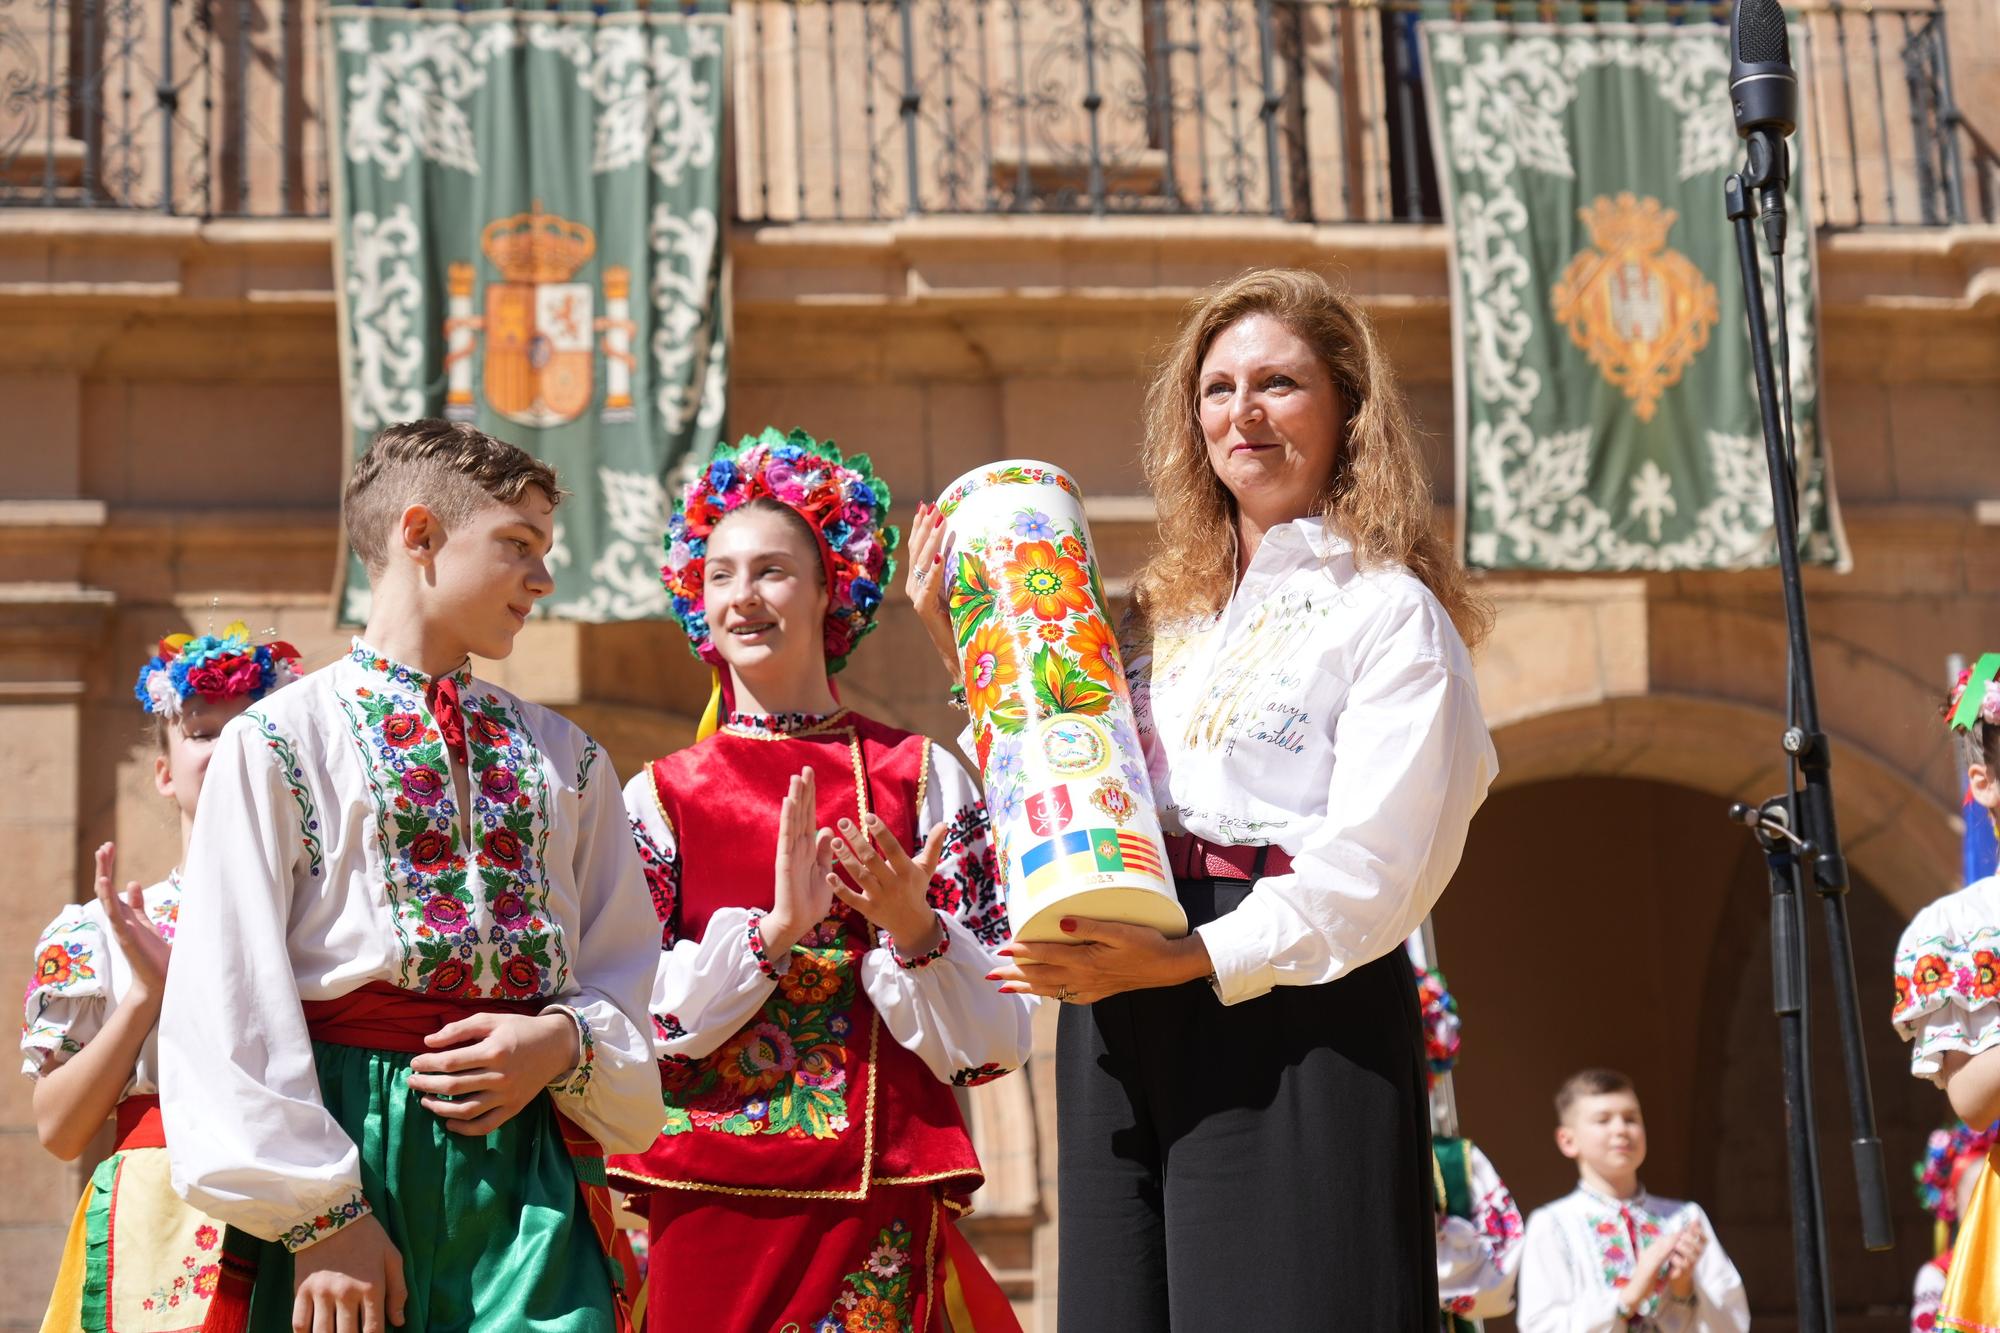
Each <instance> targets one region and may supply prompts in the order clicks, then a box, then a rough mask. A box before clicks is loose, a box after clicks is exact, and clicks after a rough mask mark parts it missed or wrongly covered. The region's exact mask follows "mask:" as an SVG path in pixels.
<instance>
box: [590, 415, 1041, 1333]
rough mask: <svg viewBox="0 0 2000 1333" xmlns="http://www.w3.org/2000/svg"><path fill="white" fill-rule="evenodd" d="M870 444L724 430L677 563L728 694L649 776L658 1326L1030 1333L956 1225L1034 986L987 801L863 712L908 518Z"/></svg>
mask: <svg viewBox="0 0 2000 1333" xmlns="http://www.w3.org/2000/svg"><path fill="white" fill-rule="evenodd" d="M888 503H889V494H888V488H887V487H886V486H885V485H884V484H883V483H882V482H880V481H879V480H876V479H875V478H874V477H873V476H872V475H871V469H870V466H869V463H868V461H867V459H866V458H863V457H857V458H855V459H853V460H851V461H843V459H842V458H841V455H840V452H839V451H838V450H837V449H835V448H834V447H833V446H832V445H831V444H825V445H822V444H820V443H818V442H817V441H815V440H813V439H812V438H811V437H810V436H808V435H805V434H804V433H803V432H798V431H794V432H793V433H792V434H791V435H789V436H786V435H780V434H779V433H777V432H776V431H766V432H765V433H764V434H763V436H762V437H757V438H746V439H745V440H744V441H743V442H742V443H741V444H740V445H739V446H737V448H736V449H734V450H731V449H727V448H725V449H723V450H721V451H719V452H718V454H717V456H716V458H715V459H714V461H713V462H712V463H711V464H710V466H709V469H708V471H707V473H706V474H704V475H703V476H702V477H701V478H699V479H698V480H697V481H696V482H695V483H694V484H693V485H691V486H690V487H689V488H688V490H687V493H686V495H685V496H684V498H683V500H682V502H681V503H680V504H679V505H678V506H677V507H676V512H675V516H674V518H673V521H672V524H671V526H670V527H669V529H668V533H667V546H668V559H667V568H666V570H665V577H666V580H667V586H668V587H669V589H670V590H671V591H672V592H673V594H674V606H675V610H676V612H677V614H678V615H679V617H680V619H681V623H682V625H683V626H684V627H685V628H686V630H687V633H688V638H689V639H690V641H691V642H692V645H693V647H694V649H695V651H696V653H697V654H698V655H699V656H700V657H701V658H702V659H703V660H704V661H707V662H708V663H709V664H710V665H711V666H713V667H715V668H716V671H717V690H716V696H717V697H716V699H714V700H712V701H711V704H710V711H709V715H708V717H707V719H705V721H704V723H703V727H702V738H701V739H700V740H698V741H697V743H696V744H695V745H693V746H691V747H690V748H688V749H686V750H683V751H681V752H679V753H677V754H673V755H669V756H667V757H666V758H664V759H660V760H656V761H655V762H654V763H652V764H651V765H650V766H649V767H648V769H647V770H646V771H645V772H642V773H640V774H639V775H638V776H637V777H636V778H634V779H633V781H632V782H631V783H630V784H629V785H628V786H627V787H626V789H625V802H626V808H627V810H628V812H629V813H630V815H631V817H632V827H633V831H634V833H635V835H636V836H637V838H638V842H639V849H640V859H641V860H642V861H643V862H644V863H645V864H646V867H647V874H648V877H649V880H650V883H651V887H652V892H653V897H654V904H655V906H656V907H657V909H658V911H659V915H660V919H661V921H662V922H663V923H664V924H665V930H664V934H663V941H662V948H663V951H662V954H661V958H660V970H659V974H658V979H657V981H656V983H655V986H654V989H653V1016H654V1023H655V1025H656V1028H657V1037H658V1042H659V1047H660V1051H661V1055H662V1059H661V1078H662V1083H663V1085H664V1089H665V1101H666V1124H665V1131H664V1132H663V1133H662V1134H661V1136H660V1138H659V1140H658V1142H656V1143H655V1144H654V1145H653V1147H652V1149H651V1150H650V1151H648V1152H646V1153H644V1154H640V1155H636V1156H629V1157H618V1158H614V1159H612V1162H611V1164H610V1171H611V1175H612V1178H613V1181H614V1183H615V1184H616V1185H618V1186H619V1187H620V1188H622V1189H626V1190H629V1191H633V1192H635V1193H638V1194H640V1195H642V1196H643V1197H642V1199H641V1200H640V1206H642V1207H643V1208H644V1209H645V1210H646V1212H647V1215H648V1218H649V1221H650V1238H651V1255H652V1261H651V1270H650V1275H649V1278H648V1282H649V1292H648V1300H647V1308H648V1328H649V1330H652V1333H670V1331H671V1330H681V1329H685V1330H700V1331H701V1333H736V1331H738V1330H740V1331H741V1333H774V1331H775V1330H780V1329H791V1330H796V1331H797V1333H831V1331H832V1330H864V1329H865V1330H870V1331H871V1333H902V1331H904V1330H911V1331H914V1330H939V1331H943V1330H951V1331H952V1333H964V1331H965V1330H968V1329H971V1328H974V1327H976V1328H978V1329H979V1330H980V1333H985V1331H986V1330H987V1329H989V1328H1001V1329H1013V1328H1014V1327H1015V1325H1014V1323H1013V1318H1012V1315H1011V1313H1009V1311H1008V1308H1007V1305H1006V1302H1005V1300H1004V1298H1003V1297H1001V1295H1000V1293H999V1290H998V1288H997V1287H996V1286H994V1284H993V1282H992V1279H991V1278H990V1277H989V1276H988V1275H987V1274H986V1273H985V1271H984V1270H983V1269H982V1268H981V1267H980V1266H979V1262H978V1260H977V1258H976V1257H975V1256H973V1255H972V1253H971V1251H970V1249H969V1248H968V1247H967V1246H966V1245H965V1242H964V1241H963V1239H961V1238H960V1237H959V1235H958V1232H957V1229H956V1227H955V1226H954V1225H953V1219H954V1218H955V1217H956V1216H958V1215H960V1214H962V1213H963V1212H964V1211H965V1209H966V1205H967V1200H968V1199H969V1197H970V1196H971V1194H972V1191H973V1190H974V1189H975V1188H976V1187H977V1186H978V1184H979V1182H980V1179H981V1176H980V1169H979V1161H978V1158H977V1157H976V1156H975V1155H974V1153H973V1148H972V1142H971V1140H970V1138H969V1137H968V1136H967V1134H966V1130H965V1125H964V1122H963V1120H962V1119H961V1117H960V1114H959V1108H958V1103H957V1101H956V1099H955V1097H954V1095H953V1092H952V1088H953V1086H954V1085H956V1086H960V1087H964V1086H970V1085H972V1084H976V1083H982V1082H985V1081H987V1080H989V1079H993V1078H997V1077H999V1076H1000V1075H1001V1074H1004V1073H1006V1072H1007V1071H1008V1070H1010V1069H1013V1068H1015V1067H1017V1066H1018V1065H1020V1064H1021V1063H1022V1061H1023V1060H1025V1059H1026V1057H1027V1054H1028V1048H1029V1022H1028V1018H1029V1010H1028V1008H1027V1005H1026V1003H1025V1002H1024V1001H1023V1000H1021V999H1019V998H1017V997H1012V996H1006V995H1002V994H1000V993H998V991H997V990H996V989H995V987H994V986H993V985H992V983H991V982H989V981H988V980H987V976H988V974H989V973H991V972H992V971H993V970H994V967H995V966H996V961H997V960H996V958H995V956H994V955H993V954H992V952H991V948H992V946H993V945H995V944H996V943H998V941H999V940H1000V939H1002V938H1003V937H1004V934H1005V930H1006V925H1005V914H1004V910H1003V907H1002V905H1001V903H1000V900H999V897H998V893H997V890H996V887H995V883H994V867H993V858H992V852H991V849H990V847H989V845H988V841H987V829H988V824H987V815H986V810H985V806H984V803H983V802H982V801H981V799H980V796H979V791H978V788H977V787H976V786H975V785H974V783H973V781H972V779H971V778H970V777H969V776H968V775H967V774H966V772H965V770H964V769H963V768H961V767H960V766H959V764H958V762H957V761H956V760H955V759H953V758H952V757H951V756H950V754H949V753H948V752H946V751H944V750H943V749H941V748H940V747H938V746H936V745H934V744H932V743H931V742H930V741H928V740H926V739H925V738H923V737H921V736H914V735H911V734H910V733H908V732H904V731H898V730H896V729H895V728H893V727H890V726H887V725H885V724H883V723H880V722H877V721H875V720H873V719H871V718H867V717H864V716H862V715H860V714H858V713H855V712H853V711H851V710H849V709H846V708H842V707H841V706H840V705H839V704H838V703H837V702H836V700H835V698H834V695H833V691H832V685H831V681H830V679H829V678H830V676H831V675H832V673H834V672H836V671H838V670H839V669H840V668H841V667H842V666H843V665H844V664H845V662H846V659H847V655H848V653H849V652H850V651H851V650H852V649H853V647H854V645H855V643H856V642H857V641H859V640H860V639H861V637H862V636H863V635H865V634H866V633H868V631H869V630H870V629H872V628H873V627H874V622H875V612H876V609H877V608H878V607H879V606H880V605H881V601H882V586H883V583H884V581H885V580H886V579H887V577H888V574H889V570H890V559H889V553H890V551H891V550H892V549H893V548H894V546H895V543H896V539H897V533H896V530H895V529H893V528H890V527H887V526H886V524H885V518H886V515H887V511H888Z"/></svg>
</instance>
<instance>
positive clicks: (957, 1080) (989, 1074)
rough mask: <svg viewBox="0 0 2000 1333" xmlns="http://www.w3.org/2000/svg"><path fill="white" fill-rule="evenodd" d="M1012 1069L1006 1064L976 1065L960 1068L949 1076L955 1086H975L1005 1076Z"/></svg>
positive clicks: (1011, 1071)
mask: <svg viewBox="0 0 2000 1333" xmlns="http://www.w3.org/2000/svg"><path fill="white" fill-rule="evenodd" d="M1013 1072H1014V1071H1013V1070H1012V1069H1011V1068H1009V1067H1008V1066H1006V1065H978V1066H976V1067H973V1068H969V1069H961V1070H959V1071H958V1072H957V1073H955V1074H953V1075H952V1076H951V1084H952V1086H953V1087H955V1088H976V1087H978V1086H979V1085H980V1084H982V1083H991V1082H992V1081H993V1080H994V1079H996V1078H1005V1077H1006V1076H1007V1075H1009V1074H1011V1073H1013Z"/></svg>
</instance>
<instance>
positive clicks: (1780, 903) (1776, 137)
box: [1723, 128, 1895, 1333]
mask: <svg viewBox="0 0 2000 1333" xmlns="http://www.w3.org/2000/svg"><path fill="white" fill-rule="evenodd" d="M1745 139H1746V141H1747V142H1746V145H1745V149H1746V152H1745V161H1744V167H1743V170H1742V171H1740V172H1738V173H1737V174H1735V175H1732V176H1730V177H1729V178H1728V180H1726V181H1725V182H1724V183H1723V201H1724V205H1725V208H1726V211H1727V213H1728V215H1729V219H1730V221H1731V222H1733V223H1734V224H1735V231H1736V257H1737V262H1738V265H1739V267H1740V269H1741V271H1742V279H1743V308H1744V313H1745V316H1746V317H1747V319H1748V322H1749V326H1750V363H1751V368H1752V371H1753V372H1754V375H1755V378H1756V383H1757V407H1758V413H1759V416H1760V417H1761V419H1762V423H1763V430H1764V453H1765V457H1766V459H1767V460H1768V462H1769V465H1770V473H1771V514H1772V521H1773V525H1774V527H1775V532H1776V537H1777V543H1778V575H1779V582H1780V584H1781V586H1782V587H1783V590H1784V597H1785V630H1786V637H1787V640H1788V643H1789V650H1788V653H1787V660H1786V682H1787V691H1786V693H1787V701H1786V705H1787V706H1786V726H1785V732H1784V736H1783V738H1782V740H1781V742H1780V744H1781V745H1782V747H1783V749H1784V751H1785V755H1786V759H1787V763H1788V771H1789V773H1790V774H1791V778H1790V783H1789V790H1787V791H1785V792H1783V793H1781V794H1780V795H1777V796H1773V797H1771V798H1770V799H1768V800H1766V801H1765V802H1763V803H1762V804H1761V805H1760V806H1758V807H1756V808H1754V809H1752V808H1750V807H1746V806H1741V805H1739V806H1736V807H1734V808H1733V809H1732V811H1731V815H1732V818H1734V819H1736V820H1737V822H1739V823H1745V824H1748V825H1750V826H1751V827H1752V828H1753V829H1754V830H1755V831H1756V835H1757V840H1758V843H1759V844H1760V845H1761V846H1762V848H1763V850H1764V859H1765V867H1766V870H1767V872H1768V875H1769V878H1770V885H1771V990H1772V1008H1773V1010H1774V1011H1775V1012H1776V1014H1777V1017H1778V1046H1779V1054H1780V1057H1781V1059H1782V1061H1783V1067H1784V1088H1785V1093H1784V1095H1785V1149H1786V1157H1787V1164H1788V1167H1789V1175H1790V1181H1791V1211H1792V1265H1793V1281H1794V1284H1795V1286H1796V1289H1797V1297H1798V1327H1799V1328H1800V1329H1801V1330H1806V1333H1832V1329H1833V1317H1832V1308H1833V1303H1832V1295H1831V1289H1830V1287H1829V1285H1828V1271H1829V1270H1828V1254H1827V1242H1826V1203H1825V1199H1824V1197H1823V1195H1822V1193H1821V1189H1820V1174H1819V1148H1818V1129H1817V1126H1816V1124H1815V1123H1814V1116H1813V1104H1812V1052H1811V1047H1810V1034H1811V1025H1810V1021H1809V1010H1808V997H1807V982H1806V935H1805V911H1804V903H1803V895H1804V892H1805V887H1806V884H1807V882H1808V877H1809V882H1810V884H1811V887H1812V890H1813V891H1814V892H1815V893H1817V894H1818V895H1819V899H1820V904H1821V907H1822V910H1823V916H1824V919H1825V923H1826V937H1827V954H1828V962H1829V964H1830V967H1829V970H1830V972H1831V974H1832V981H1833V1004H1834V1016H1835V1022H1836V1023H1837V1024H1838V1026H1839V1029H1840V1045H1841V1054H1842V1056H1843V1061H1844V1064H1845V1066H1846V1074H1847V1104H1848V1116H1849V1121H1850V1126H1851V1135H1850V1141H1849V1146H1850V1149H1851V1151H1852V1154H1853V1160H1854V1177H1855V1188H1856V1191H1857V1193H1858V1194H1859V1196H1860V1202H1861V1232H1862V1245H1863V1246H1864V1247H1865V1248H1867V1249H1870V1250H1886V1249H1888V1248H1890V1247H1891V1246H1892V1245H1893V1244H1894V1243H1895V1239H1894V1235H1893V1232H1892V1229H1891V1226H1890V1222H1889V1190H1888V1181H1887V1177H1886V1176H1885V1174H1884V1171H1883V1164H1882V1141H1881V1139H1880V1138H1878V1137H1877V1136H1876V1132H1875V1104H1874V1098H1873V1095H1872V1094H1871V1092H1870V1090H1869V1086H1868V1055H1867V1051H1866V1049H1865V1048H1864V1046H1863V1045H1862V1039H1861V1012H1860V1006H1859V1004H1858V1003H1857V1001H1856V997H1855V988H1854V950H1853V940H1852V938H1851V936H1850V933H1849V930H1848V923H1847V899H1846V894H1847V862H1846V859H1845V858H1844V857H1843V856H1842V855H1841V851H1840V836H1839V832H1838V830H1837V829H1836V828H1835V825H1834V817H1833V775H1832V759H1833V756H1832V753H1831V750H1830V748H1829V745H1828V742H1827V737H1826V733H1825V732H1823V731H1822V730H1821V729H1820V722H1819V696H1818V693H1817V690H1816V689H1815V687H1814V683H1813V666H1812V642H1811V638H1810V635H1809V633H1808V631H1807V628H1806V608H1805V593H1804V589H1803V587H1802V585H1801V582H1800V577H1799V535H1798V510H1797V504H1798V480H1797V476H1796V474H1795V471H1794V463H1793V451H1792V429H1791V425H1792V423H1791V408H1792V402H1791V384H1790V382H1789V368H1790V356H1789V354H1788V352H1789V349H1788V343H1787V338H1786V329H1785V327H1784V319H1785V296H1784V282H1785V275H1784V247H1785V215H1784V193H1785V184H1786V179H1787V176H1788V174H1789V173H1788V169H1787V168H1788V164H1787V155H1786V147H1785V141H1784V138H1783V136H1782V135H1780V134H1779V133H1778V132H1777V131H1775V130H1773V129H1767V128H1757V129H1752V130H1750V132H1749V133H1748V134H1746V135H1745ZM1753 192H1754V194H1753ZM1753 199H1755V200H1756V201H1757V202H1756V203H1754V204H1753V202H1752V200H1753ZM1759 220H1761V221H1762V223H1763V231H1764V238H1765V242H1766V248H1767V250H1768V251H1769V253H1770V255H1771V257H1772V263H1773V276H1774V278H1775V280H1776V283H1777V308H1778V319H1779V326H1778V349H1779V351H1778V356H1779V360H1780V362H1781V364H1783V365H1784V366H1785V367H1786V371H1787V382H1786V383H1785V384H1784V386H1783V388H1782V396H1780V394H1781V390H1780V387H1779V384H1778V381H1777V377H1776V375H1775V373H1774V372H1773V369H1772V358H1771V330H1770V327H1769V322H1768V320H1767V319H1766V317H1765V313H1764V291H1763V276H1762V272H1761V270H1760V268H1759V260H1758V256H1757V245H1756V227H1755V223H1756V222H1757V221H1759Z"/></svg>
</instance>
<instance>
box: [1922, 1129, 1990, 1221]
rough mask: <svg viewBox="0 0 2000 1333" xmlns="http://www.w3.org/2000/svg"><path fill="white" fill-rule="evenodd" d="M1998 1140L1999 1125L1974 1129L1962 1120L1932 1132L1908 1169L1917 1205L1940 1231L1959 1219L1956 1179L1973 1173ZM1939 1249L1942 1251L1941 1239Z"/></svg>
mask: <svg viewBox="0 0 2000 1333" xmlns="http://www.w3.org/2000/svg"><path fill="white" fill-rule="evenodd" d="M1997 1137H2000V1124H1995V1125H1988V1126H1987V1127H1986V1128H1985V1129H1974V1128H1972V1127H1971V1126H1970V1125H1967V1124H1966V1123H1965V1122H1964V1121H1962V1120H1954V1121H1952V1122H1951V1124H1950V1125H1946V1126H1940V1127H1939V1128H1937V1129H1934V1130H1932V1131H1931V1136H1930V1138H1929V1139H1927V1140H1926V1141H1925V1143H1924V1155H1923V1157H1922V1158H1921V1159H1920V1160H1918V1162H1917V1163H1916V1165H1914V1166H1912V1167H1911V1168H1910V1175H1911V1177H1912V1178H1913V1179H1914V1180H1915V1181H1916V1182H1917V1202H1918V1203H1920V1204H1922V1205H1923V1209H1924V1211H1925V1212H1927V1213H1929V1214H1930V1215H1931V1216H1932V1217H1934V1218H1936V1219H1937V1221H1938V1226H1939V1229H1940V1231H1942V1230H1943V1228H1944V1227H1945V1226H1947V1225H1948V1224H1949V1223H1952V1222H1956V1221H1958V1220H1959V1217H1958V1198H1957V1193H1958V1177H1959V1174H1960V1173H1961V1172H1963V1171H1969V1170H1972V1169H1974V1168H1975V1167H1976V1166H1977V1165H1978V1164H1979V1160H1980V1158H1982V1157H1984V1156H1985V1155H1986V1153H1987V1150H1988V1149H1990V1148H1992V1146H1993V1143H1994V1140H1995V1139H1996V1138H1997ZM1939 1248H1940V1250H1942V1248H1943V1239H1942V1237H1940V1240H1939Z"/></svg>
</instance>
